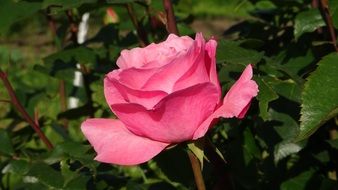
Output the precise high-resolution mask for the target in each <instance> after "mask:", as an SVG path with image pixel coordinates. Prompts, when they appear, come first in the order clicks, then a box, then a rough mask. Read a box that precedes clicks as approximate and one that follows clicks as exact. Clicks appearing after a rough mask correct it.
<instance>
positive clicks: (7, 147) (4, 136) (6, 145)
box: [0, 128, 14, 155]
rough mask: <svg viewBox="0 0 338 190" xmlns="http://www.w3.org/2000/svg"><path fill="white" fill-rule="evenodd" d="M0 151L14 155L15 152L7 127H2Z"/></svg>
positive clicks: (0, 130)
mask: <svg viewBox="0 0 338 190" xmlns="http://www.w3.org/2000/svg"><path fill="white" fill-rule="evenodd" d="M0 142H1V145H0V153H2V154H6V155H12V154H14V149H13V146H12V142H11V139H10V138H9V135H8V133H7V131H6V130H5V129H1V128H0Z"/></svg>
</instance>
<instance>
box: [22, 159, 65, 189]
mask: <svg viewBox="0 0 338 190" xmlns="http://www.w3.org/2000/svg"><path fill="white" fill-rule="evenodd" d="M27 176H30V177H35V178H36V179H37V180H38V181H39V182H41V183H43V184H45V185H47V186H50V187H54V188H62V187H63V182H64V181H63V177H62V175H61V173H59V172H57V171H56V170H54V169H52V168H51V167H50V166H49V165H47V164H45V163H43V162H39V163H35V164H33V165H32V168H31V169H30V171H29V172H28V174H27Z"/></svg>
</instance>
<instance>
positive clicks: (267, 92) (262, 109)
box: [255, 78, 278, 121]
mask: <svg viewBox="0 0 338 190" xmlns="http://www.w3.org/2000/svg"><path fill="white" fill-rule="evenodd" d="M255 81H256V82H257V83H258V86H259V93H258V96H257V99H258V100H259V115H260V116H261V117H262V118H263V120H265V121H266V120H268V119H269V114H268V106H269V102H271V101H273V100H276V99H277V98H278V95H277V94H276V92H275V91H274V90H273V89H272V87H271V86H270V85H269V84H268V83H267V82H266V81H264V79H263V78H256V79H255Z"/></svg>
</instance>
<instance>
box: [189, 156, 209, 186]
mask: <svg viewBox="0 0 338 190" xmlns="http://www.w3.org/2000/svg"><path fill="white" fill-rule="evenodd" d="M188 156H189V159H190V163H191V167H192V171H193V173H194V177H195V182H196V186H197V189H198V190H205V184H204V180H203V175H202V171H201V165H200V162H199V160H198V158H197V157H196V156H195V154H194V153H192V152H191V151H190V150H188Z"/></svg>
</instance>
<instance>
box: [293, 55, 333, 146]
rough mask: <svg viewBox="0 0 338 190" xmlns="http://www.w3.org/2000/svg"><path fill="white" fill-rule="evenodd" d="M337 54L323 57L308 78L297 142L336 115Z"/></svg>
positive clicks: (303, 94)
mask: <svg viewBox="0 0 338 190" xmlns="http://www.w3.org/2000/svg"><path fill="white" fill-rule="evenodd" d="M337 63H338V53H332V54H330V55H328V56H325V57H324V58H323V59H322V60H321V61H320V62H319V63H318V68H317V69H316V70H315V71H314V72H313V73H312V74H311V75H310V76H309V77H308V80H307V82H306V83H305V86H304V90H303V93H302V105H301V107H302V109H301V118H300V121H301V124H300V133H299V135H298V137H297V140H302V139H305V138H307V137H309V136H310V135H311V134H313V133H314V132H315V131H316V130H317V129H318V128H319V127H320V126H321V125H322V124H324V123H325V122H326V121H327V120H329V119H331V118H332V117H334V116H336V115H337V114H338V93H337V92H338V86H337V84H338V75H337V73H338V65H337Z"/></svg>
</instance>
